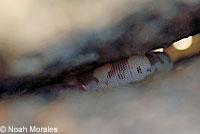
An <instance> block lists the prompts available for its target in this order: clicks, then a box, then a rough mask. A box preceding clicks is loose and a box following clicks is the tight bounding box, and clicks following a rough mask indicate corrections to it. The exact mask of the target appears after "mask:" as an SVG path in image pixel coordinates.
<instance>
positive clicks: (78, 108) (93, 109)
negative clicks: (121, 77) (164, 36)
mask: <svg viewBox="0 0 200 134" xmlns="http://www.w3.org/2000/svg"><path fill="white" fill-rule="evenodd" d="M199 68H200V58H199V57H196V58H192V59H190V60H186V61H182V62H181V63H179V64H177V65H176V67H175V68H174V70H172V71H170V72H168V73H163V74H158V75H154V76H151V77H149V78H147V79H146V80H144V81H142V82H140V83H137V84H135V83H132V84H127V85H123V86H121V87H119V88H114V89H106V90H105V91H104V92H80V91H79V92H68V93H67V94H65V95H64V94H63V96H62V97H60V98H59V99H58V100H57V101H55V100H54V101H53V102H46V100H44V99H41V98H40V99H39V98H37V97H36V98H35V97H33V98H31V97H30V96H29V97H27V98H19V99H14V100H9V101H7V102H6V101H4V102H1V105H0V110H1V111H0V117H2V118H0V123H1V124H4V125H5V126H7V125H10V124H11V125H14V126H23V125H24V126H27V127H29V126H30V125H31V124H35V125H36V126H38V127H47V126H51V127H57V128H58V130H59V133H61V134H66V133H70V134H94V133H95V134H102V133H104V134H121V133H124V134H130V133H135V134H144V133H150V134H160V133H164V134H183V133H192V134H197V133H199V132H200V128H199V125H200V121H199V120H200V117H199V110H200V104H199V101H200V91H199V87H200V83H199V79H200V71H199Z"/></svg>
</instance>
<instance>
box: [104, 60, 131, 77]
mask: <svg viewBox="0 0 200 134" xmlns="http://www.w3.org/2000/svg"><path fill="white" fill-rule="evenodd" d="M110 64H111V70H110V71H109V72H108V75H107V79H111V78H112V77H113V76H114V75H117V76H118V78H119V79H125V78H126V75H125V72H126V71H127V69H128V66H129V65H128V60H127V59H122V60H120V61H117V62H113V63H110Z"/></svg>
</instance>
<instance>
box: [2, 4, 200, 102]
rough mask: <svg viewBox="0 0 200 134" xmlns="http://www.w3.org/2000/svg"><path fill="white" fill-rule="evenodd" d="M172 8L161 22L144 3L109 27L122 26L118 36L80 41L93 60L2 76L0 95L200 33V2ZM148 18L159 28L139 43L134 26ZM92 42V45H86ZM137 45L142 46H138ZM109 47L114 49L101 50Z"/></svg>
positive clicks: (115, 29)
mask: <svg viewBox="0 0 200 134" xmlns="http://www.w3.org/2000/svg"><path fill="white" fill-rule="evenodd" d="M163 4H165V3H163ZM176 8H178V13H177V14H176V16H175V17H174V18H173V19H171V20H170V21H169V22H165V21H164V20H163V18H162V16H160V14H158V13H155V12H154V11H153V10H152V9H149V8H147V7H146V6H144V7H143V8H141V10H139V11H137V12H134V13H132V14H131V15H130V16H128V17H127V18H126V19H124V20H123V21H121V22H120V23H119V24H118V25H116V26H114V27H112V28H110V30H111V32H119V30H120V29H123V30H122V31H123V33H122V34H120V36H119V37H116V38H114V39H112V40H108V41H104V42H102V41H101V40H99V39H98V33H97V34H96V35H95V34H92V35H91V37H92V38H91V39H88V41H86V42H85V44H84V45H83V46H85V47H84V49H83V50H82V51H80V55H83V54H84V53H87V52H90V51H95V53H98V55H99V56H100V57H99V58H98V59H96V60H95V61H93V62H86V63H82V64H80V65H77V66H73V67H71V66H70V67H69V66H67V64H68V63H65V62H59V61H58V62H55V63H54V64H52V65H50V66H47V68H46V71H45V72H43V73H42V74H39V75H37V76H36V75H35V76H26V77H23V78H9V79H6V80H2V81H1V82H0V90H1V91H0V97H1V98H6V97H7V96H11V95H14V94H24V93H31V92H34V90H35V89H37V88H41V87H46V86H51V85H56V84H59V83H63V82H64V80H65V79H69V78H70V75H71V74H77V73H80V72H82V71H85V70H87V69H88V68H93V67H96V66H99V65H102V64H104V63H107V62H110V61H114V60H117V59H120V58H123V57H128V56H130V55H133V54H138V53H145V52H147V51H150V50H152V49H156V48H159V47H164V48H166V47H168V46H169V45H171V44H172V43H173V42H175V41H177V40H180V39H182V38H184V37H187V36H191V35H195V34H197V33H200V14H199V13H200V4H198V5H184V3H183V4H180V5H176ZM152 22H156V24H159V26H158V27H157V28H158V29H159V33H158V36H157V38H152V39H149V40H147V41H146V42H143V43H141V42H142V41H140V40H137V33H138V32H140V30H138V29H141V28H143V25H144V24H145V25H149V27H151V24H152ZM105 32H106V31H105ZM101 34H102V33H101ZM144 36H146V35H144ZM147 36H148V35H147ZM77 38H79V37H77ZM94 43H95V45H88V44H94ZM140 43H141V44H140ZM99 44H104V47H103V48H102V47H101V48H99V47H98V45H99ZM74 45H76V44H74ZM140 45H141V46H142V47H141V48H143V49H140V47H138V46H140ZM135 48H137V49H135ZM110 49H112V52H114V53H110V51H105V50H110ZM55 70H56V71H55ZM77 70H78V71H77Z"/></svg>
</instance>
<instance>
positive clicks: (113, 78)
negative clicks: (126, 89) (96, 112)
mask: <svg viewBox="0 0 200 134" xmlns="http://www.w3.org/2000/svg"><path fill="white" fill-rule="evenodd" d="M172 67H173V62H172V60H171V58H170V57H169V55H167V54H166V53H147V54H145V55H134V56H131V57H129V58H126V59H122V60H119V61H116V62H112V63H108V64H105V65H103V66H101V67H98V68H96V69H94V70H93V71H88V72H85V73H84V74H82V75H78V76H77V79H78V81H79V82H80V83H81V85H82V87H83V88H85V89H92V90H97V89H101V88H106V87H115V86H119V85H122V84H126V83H129V82H136V81H139V80H142V79H144V78H145V77H146V76H148V75H150V74H153V73H155V72H161V71H167V70H170V69H172Z"/></svg>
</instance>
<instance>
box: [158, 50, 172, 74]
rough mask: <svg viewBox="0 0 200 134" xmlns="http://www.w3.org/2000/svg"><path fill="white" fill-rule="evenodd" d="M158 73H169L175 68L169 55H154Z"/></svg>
mask: <svg viewBox="0 0 200 134" xmlns="http://www.w3.org/2000/svg"><path fill="white" fill-rule="evenodd" d="M154 54H155V56H156V59H157V60H156V67H157V69H158V70H157V71H158V72H162V71H169V70H171V69H172V68H173V61H172V59H171V57H170V56H169V55H168V54H167V53H154Z"/></svg>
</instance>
